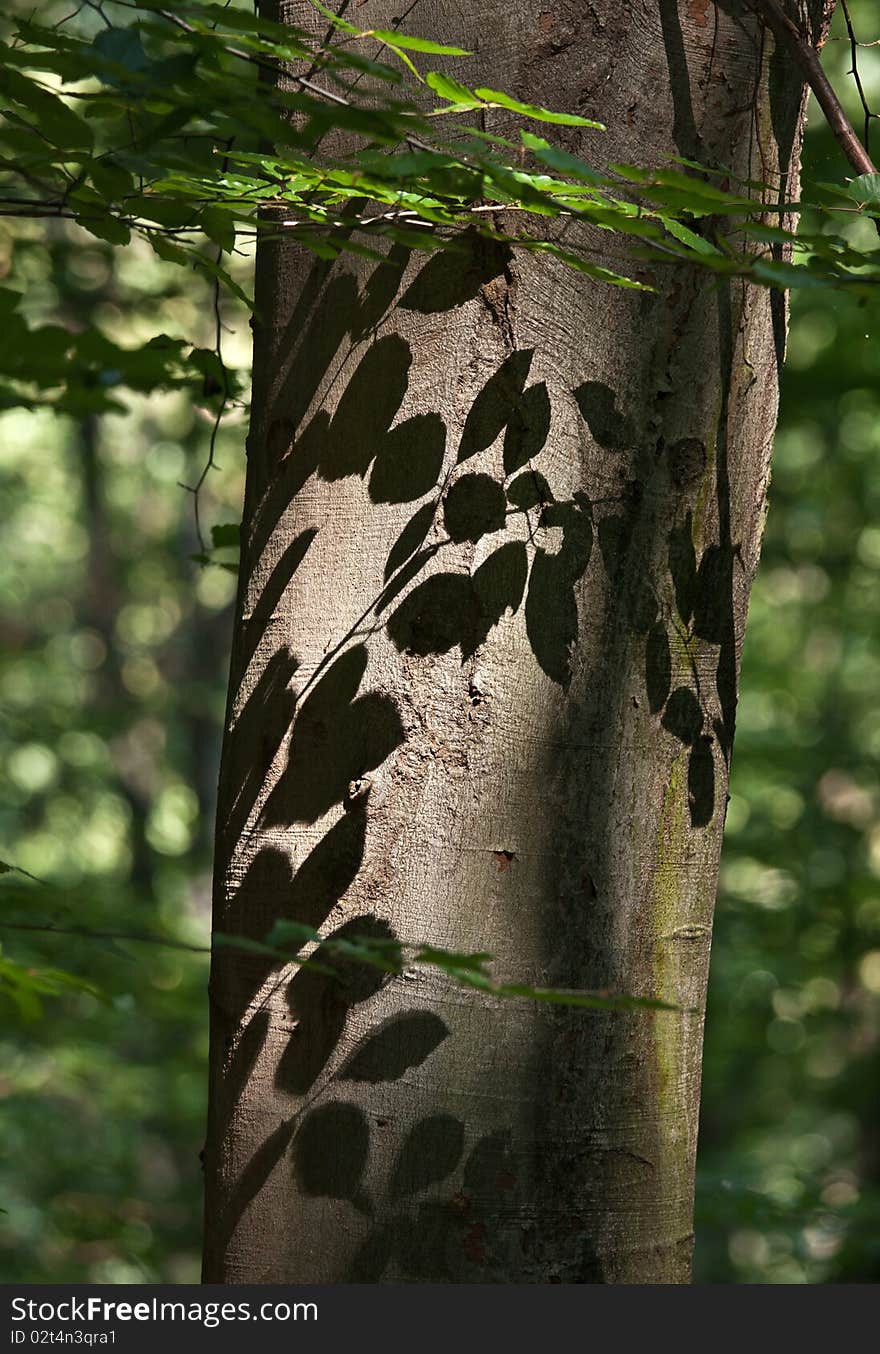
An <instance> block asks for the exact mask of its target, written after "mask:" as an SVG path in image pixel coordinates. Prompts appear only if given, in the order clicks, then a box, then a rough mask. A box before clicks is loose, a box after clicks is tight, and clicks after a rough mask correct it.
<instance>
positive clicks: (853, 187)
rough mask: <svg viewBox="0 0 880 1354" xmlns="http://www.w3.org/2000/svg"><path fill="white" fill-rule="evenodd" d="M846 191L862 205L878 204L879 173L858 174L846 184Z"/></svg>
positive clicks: (871, 205) (879, 196)
mask: <svg viewBox="0 0 880 1354" xmlns="http://www.w3.org/2000/svg"><path fill="white" fill-rule="evenodd" d="M847 193H848V195H849V196H850V197H851V198H852V199H853V201H854V202H859V203H861V205H862V206H863V207H876V206H880V174H860V175H859V177H858V178H857V179H853V181H852V183H851V184H849V185H848V188H847Z"/></svg>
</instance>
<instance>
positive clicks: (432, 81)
mask: <svg viewBox="0 0 880 1354" xmlns="http://www.w3.org/2000/svg"><path fill="white" fill-rule="evenodd" d="M425 84H426V85H427V86H428V87H429V89H433V91H434V93H435V94H439V95H440V98H441V99H448V100H449V102H450V103H455V104H465V105H468V106H470V107H473V108H478V107H479V106H480V100H479V99H478V98H477V96H476V94H474V92H473V90H470V89H468V87H467V85H461V84H459V82H458V81H457V80H453V79H452V77H451V76H450V75H442V74H441V73H440V71H428V74H427V75H426V76H425Z"/></svg>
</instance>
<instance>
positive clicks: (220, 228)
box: [199, 206, 235, 254]
mask: <svg viewBox="0 0 880 1354" xmlns="http://www.w3.org/2000/svg"><path fill="white" fill-rule="evenodd" d="M199 224H200V225H201V227H202V230H203V231H204V232H205V234H206V235H207V237H208V239H209V240H213V241H214V243H215V244H216V245H217V246H218V247H219V248H220V249H221V250H223V252H224V253H227V254H229V253H231V252H232V250H233V249H234V248H235V221H234V220H233V217H232V215H231V214H230V213H229V212H228V211H226V210H225V209H224V208H223V207H217V206H211V207H205V208H204V210H203V211H202V213H201V215H200V217H199Z"/></svg>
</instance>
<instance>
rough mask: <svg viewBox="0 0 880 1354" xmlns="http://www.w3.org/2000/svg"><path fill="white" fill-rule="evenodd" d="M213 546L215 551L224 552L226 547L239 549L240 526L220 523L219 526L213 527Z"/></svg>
mask: <svg viewBox="0 0 880 1354" xmlns="http://www.w3.org/2000/svg"><path fill="white" fill-rule="evenodd" d="M211 544H212V546H213V547H214V549H215V550H222V549H224V547H226V546H235V548H236V549H237V548H238V547H239V546H240V544H241V526H240V524H239V523H238V522H220V523H218V524H217V526H213V527H211Z"/></svg>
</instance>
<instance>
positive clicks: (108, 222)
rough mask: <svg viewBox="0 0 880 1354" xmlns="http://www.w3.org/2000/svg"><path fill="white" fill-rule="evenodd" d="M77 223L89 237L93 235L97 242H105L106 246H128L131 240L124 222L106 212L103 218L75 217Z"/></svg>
mask: <svg viewBox="0 0 880 1354" xmlns="http://www.w3.org/2000/svg"><path fill="white" fill-rule="evenodd" d="M76 219H77V222H78V224H79V225H81V226H82V227H83V229H84V230H87V231H88V232H89V234H90V235H94V236H96V237H97V239H99V240H106V241H107V243H108V244H117V245H122V244H128V242H129V240H130V239H131V231H130V230H129V228H128V226H126V225H125V223H124V222H122V221H119V220H118V219H117V218H116V217H115V216H111V215H110V213H109V212H106V213H105V214H104V215H103V216H97V215H96V216H93V215H90V214H89V215H85V216H80V215H77V218H76Z"/></svg>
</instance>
